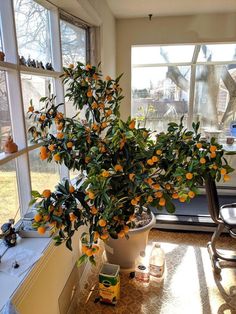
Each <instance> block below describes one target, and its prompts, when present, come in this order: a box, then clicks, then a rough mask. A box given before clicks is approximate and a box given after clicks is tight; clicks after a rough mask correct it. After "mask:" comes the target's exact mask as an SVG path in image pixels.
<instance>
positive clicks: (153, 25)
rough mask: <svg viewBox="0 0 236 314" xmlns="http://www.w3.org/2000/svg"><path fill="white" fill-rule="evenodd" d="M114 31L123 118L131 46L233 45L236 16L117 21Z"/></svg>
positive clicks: (128, 111) (128, 109)
mask: <svg viewBox="0 0 236 314" xmlns="http://www.w3.org/2000/svg"><path fill="white" fill-rule="evenodd" d="M116 31H117V41H116V47H117V50H116V55H117V75H119V74H120V73H124V75H123V77H122V79H121V86H122V88H123V92H124V96H125V98H124V99H123V101H122V105H121V117H122V118H123V119H125V118H126V117H127V116H128V115H130V114H131V46H132V45H142V44H175V43H176V44H177V43H178V44H185V43H207V42H236V13H232V14H212V15H209V14H208V15H191V16H178V17H160V18H152V20H151V21H149V19H148V18H137V19H118V20H117V22H116Z"/></svg>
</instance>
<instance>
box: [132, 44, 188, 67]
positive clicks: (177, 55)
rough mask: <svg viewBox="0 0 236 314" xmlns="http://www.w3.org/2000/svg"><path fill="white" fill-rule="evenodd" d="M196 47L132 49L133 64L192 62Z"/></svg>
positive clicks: (144, 47)
mask: <svg viewBox="0 0 236 314" xmlns="http://www.w3.org/2000/svg"><path fill="white" fill-rule="evenodd" d="M193 51H194V46H193V45H183V46H143V47H132V64H153V63H170V62H171V63H178V62H191V60H192V56H193Z"/></svg>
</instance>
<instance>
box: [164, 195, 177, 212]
mask: <svg viewBox="0 0 236 314" xmlns="http://www.w3.org/2000/svg"><path fill="white" fill-rule="evenodd" d="M166 209H167V211H168V213H171V214H173V213H174V212H175V205H174V204H173V203H172V202H171V201H170V200H169V199H168V198H167V199H166Z"/></svg>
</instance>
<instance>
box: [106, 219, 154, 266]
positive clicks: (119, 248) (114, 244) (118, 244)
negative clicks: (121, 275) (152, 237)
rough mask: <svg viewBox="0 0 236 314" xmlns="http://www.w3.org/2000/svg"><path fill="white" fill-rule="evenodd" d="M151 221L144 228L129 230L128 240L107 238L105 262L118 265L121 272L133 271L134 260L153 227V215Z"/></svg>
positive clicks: (142, 248) (143, 248) (142, 249)
mask: <svg viewBox="0 0 236 314" xmlns="http://www.w3.org/2000/svg"><path fill="white" fill-rule="evenodd" d="M151 214H152V220H151V221H150V223H149V224H148V225H146V226H144V227H141V228H137V229H130V231H129V233H128V235H129V239H128V240H127V239H126V238H122V239H116V240H115V239H112V238H109V239H108V240H107V241H106V243H105V255H106V257H105V258H106V261H107V262H108V263H111V264H117V265H120V268H121V269H123V270H133V269H134V267H135V260H136V259H137V257H138V256H139V253H140V252H141V251H144V250H145V248H146V245H147V242H148V234H149V231H150V230H151V229H152V228H153V227H154V225H155V222H156V219H155V216H154V214H153V213H151Z"/></svg>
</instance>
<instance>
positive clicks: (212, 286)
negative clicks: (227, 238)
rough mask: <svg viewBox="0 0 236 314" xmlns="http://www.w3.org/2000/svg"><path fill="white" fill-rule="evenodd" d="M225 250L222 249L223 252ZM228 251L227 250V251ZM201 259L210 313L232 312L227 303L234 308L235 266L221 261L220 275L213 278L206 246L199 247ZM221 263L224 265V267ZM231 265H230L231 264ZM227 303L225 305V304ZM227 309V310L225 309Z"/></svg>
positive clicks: (235, 304) (235, 290) (235, 301)
mask: <svg viewBox="0 0 236 314" xmlns="http://www.w3.org/2000/svg"><path fill="white" fill-rule="evenodd" d="M225 252H226V251H224V253H225ZM227 252H228V253H229V251H227ZM201 255H202V259H203V260H204V264H203V267H204V273H205V280H206V282H207V288H208V295H209V301H210V307H211V312H212V313H220V308H221V309H223V308H224V311H222V313H226V314H227V313H232V312H231V309H230V308H229V306H228V305H231V306H232V307H233V308H234V309H236V268H235V267H230V265H229V264H228V267H227V266H226V265H227V263H224V262H223V263H222V270H221V276H220V277H215V278H214V273H213V269H212V266H211V261H210V257H209V254H208V251H207V249H206V248H201ZM223 264H224V265H225V266H226V267H224V266H223ZM231 266H232V265H231ZM226 303H227V304H228V305H227V304H226ZM227 309H228V310H227Z"/></svg>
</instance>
